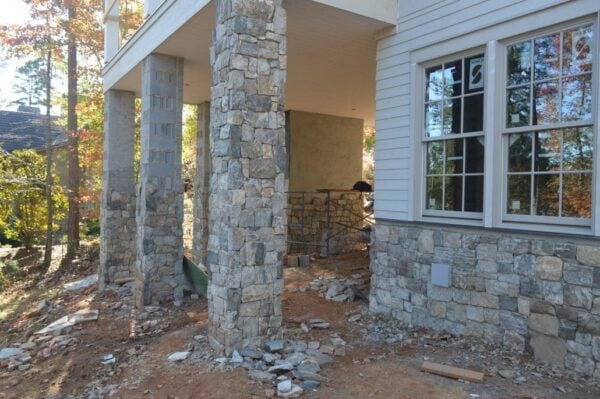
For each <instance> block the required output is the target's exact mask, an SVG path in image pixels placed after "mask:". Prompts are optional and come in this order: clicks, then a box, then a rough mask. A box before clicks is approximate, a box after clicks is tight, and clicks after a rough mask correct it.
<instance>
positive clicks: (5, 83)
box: [0, 0, 60, 113]
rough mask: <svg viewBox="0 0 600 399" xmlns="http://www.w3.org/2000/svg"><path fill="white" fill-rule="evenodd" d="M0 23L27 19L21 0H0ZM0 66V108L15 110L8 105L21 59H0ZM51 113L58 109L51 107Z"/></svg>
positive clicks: (13, 96)
mask: <svg viewBox="0 0 600 399" xmlns="http://www.w3.org/2000/svg"><path fill="white" fill-rule="evenodd" d="M2 6H3V7H2V12H1V13H0V25H9V24H23V23H25V22H27V20H28V19H29V13H28V8H27V5H26V4H25V3H24V2H23V1H22V0H2ZM2 61H5V63H4V62H3V63H2V66H1V67H0V77H1V78H0V109H9V110H16V108H17V107H16V106H14V105H10V102H11V101H14V100H15V99H16V98H18V96H16V95H15V94H14V93H13V84H14V76H15V72H16V69H17V68H18V67H19V66H20V65H22V63H23V60H2ZM52 112H53V113H60V109H53V111H52Z"/></svg>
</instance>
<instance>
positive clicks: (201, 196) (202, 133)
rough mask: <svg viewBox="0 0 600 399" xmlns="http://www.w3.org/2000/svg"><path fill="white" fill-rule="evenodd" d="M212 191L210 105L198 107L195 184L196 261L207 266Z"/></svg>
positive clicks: (194, 241) (194, 252)
mask: <svg viewBox="0 0 600 399" xmlns="http://www.w3.org/2000/svg"><path fill="white" fill-rule="evenodd" d="M209 191H210V103H209V102H205V103H202V104H200V105H198V131H197V136H196V181H195V182H194V238H193V243H192V247H193V248H192V250H193V255H194V261H195V262H197V263H200V264H202V265H204V266H206V253H207V251H208V193H209Z"/></svg>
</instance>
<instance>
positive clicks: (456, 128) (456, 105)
mask: <svg viewBox="0 0 600 399" xmlns="http://www.w3.org/2000/svg"><path fill="white" fill-rule="evenodd" d="M460 116H461V100H460V98H456V99H454V100H446V101H444V134H453V133H460Z"/></svg>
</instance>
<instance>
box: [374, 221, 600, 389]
mask: <svg viewBox="0 0 600 399" xmlns="http://www.w3.org/2000/svg"><path fill="white" fill-rule="evenodd" d="M432 263H447V264H449V265H451V267H452V285H451V287H449V288H444V287H438V286H434V285H432V284H431V276H430V275H431V264H432ZM371 270H372V273H373V276H372V280H371V298H370V299H371V300H370V310H371V311H372V312H375V313H384V314H387V315H390V316H392V317H394V318H396V319H399V320H402V321H404V322H406V323H407V324H412V325H414V326H420V327H428V328H432V329H435V330H444V331H448V332H450V333H453V334H458V335H463V334H464V335H476V336H480V337H482V338H484V339H485V340H487V341H490V342H494V343H502V344H503V345H504V347H505V348H506V349H507V350H510V351H521V352H522V351H524V350H525V349H526V348H530V349H531V350H532V351H533V353H534V355H535V356H536V358H538V359H540V360H543V361H549V362H554V363H560V364H562V365H564V366H565V367H567V368H568V369H572V370H575V371H577V372H579V373H581V374H584V375H593V376H594V377H595V378H600V244H599V243H598V242H596V241H595V240H586V239H580V240H576V239H569V238H566V237H556V236H547V237H546V236H541V235H539V236H537V237H536V238H531V235H529V236H528V235H525V234H518V233H503V232H497V231H487V230H477V229H467V228H464V229H459V228H451V227H446V226H444V227H438V226H434V225H427V224H418V223H411V224H408V223H407V224H403V223H393V222H383V221H378V223H377V224H376V227H375V229H374V232H373V236H372V247H371Z"/></svg>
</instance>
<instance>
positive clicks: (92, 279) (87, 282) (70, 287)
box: [63, 274, 98, 291]
mask: <svg viewBox="0 0 600 399" xmlns="http://www.w3.org/2000/svg"><path fill="white" fill-rule="evenodd" d="M97 282H98V275H97V274H92V275H91V276H87V277H86V278H83V279H81V280H77V281H73V282H71V283H67V284H65V285H64V286H63V287H64V289H65V290H67V291H79V290H81V289H84V288H88V287H91V286H92V285H94V284H96V283H97Z"/></svg>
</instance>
